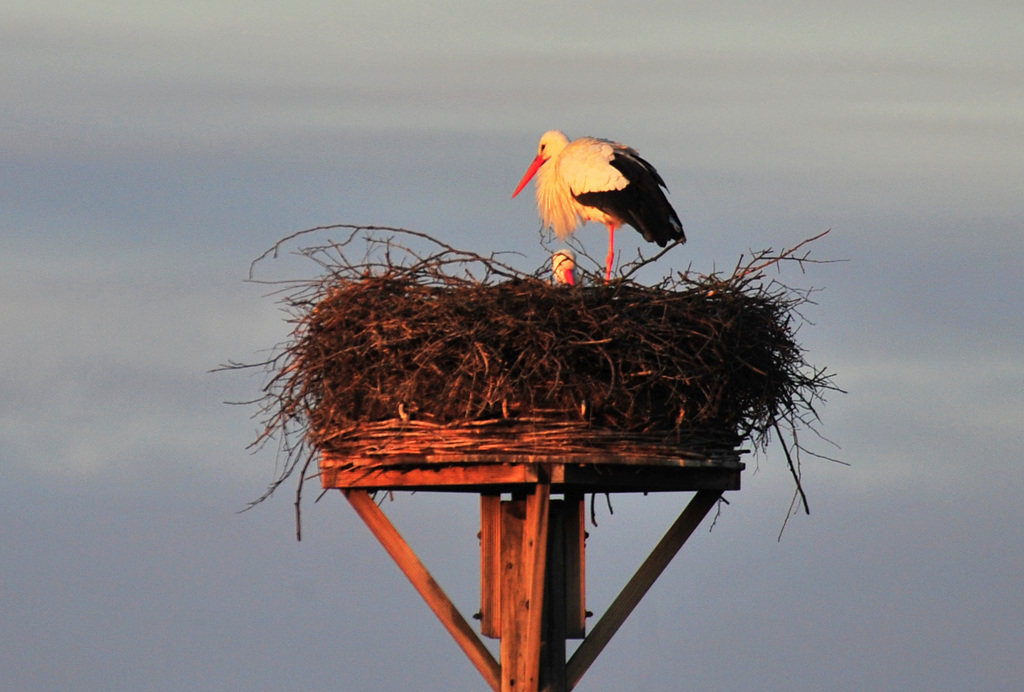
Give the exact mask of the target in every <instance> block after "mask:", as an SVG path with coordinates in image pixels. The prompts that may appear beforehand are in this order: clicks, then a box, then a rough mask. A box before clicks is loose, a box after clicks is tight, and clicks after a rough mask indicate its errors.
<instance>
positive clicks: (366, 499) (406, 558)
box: [345, 490, 500, 692]
mask: <svg viewBox="0 0 1024 692" xmlns="http://www.w3.org/2000/svg"><path fill="white" fill-rule="evenodd" d="M345 497H346V498H348V501H349V503H350V504H351V505H352V508H353V509H354V510H355V511H356V513H357V514H358V515H359V516H360V517H361V518H362V520H363V521H364V522H365V523H366V526H367V527H368V528H369V529H370V531H371V532H372V533H373V535H374V536H376V537H377V540H378V541H380V544H381V545H382V546H384V549H385V550H386V551H387V552H388V554H389V555H391V558H392V559H393V560H394V561H395V564H397V565H398V567H399V569H401V570H402V572H403V573H404V574H405V576H406V577H407V578H408V579H409V581H410V582H411V583H412V585H413V586H414V587H415V588H416V590H417V591H418V592H419V594H420V596H422V597H423V600H424V601H426V602H427V605H428V606H429V607H430V609H431V610H432V611H434V615H436V616H437V618H438V619H439V620H440V621H441V624H442V625H444V627H445V629H447V630H448V633H449V634H451V635H452V638H454V639H455V642H456V643H457V644H458V645H459V646H460V647H461V648H462V650H463V651H464V652H465V653H466V656H468V657H469V660H470V662H471V663H472V664H473V665H474V666H475V667H476V669H477V670H478V671H480V674H481V675H483V677H484V680H485V681H487V684H488V685H489V686H490V688H491V689H492V690H495V692H498V689H499V684H500V683H499V679H500V668H499V666H498V662H497V661H495V660H494V656H492V655H491V652H490V651H489V650H488V649H487V647H486V646H484V644H483V642H482V641H480V638H479V637H477V636H476V633H475V632H474V631H473V629H472V628H471V627H470V626H469V623H468V622H466V619H465V618H464V617H462V614H461V613H459V611H458V609H457V608H456V607H455V605H454V604H453V603H452V602H451V599H449V598H448V596H447V595H446V594H445V592H444V591H443V590H442V589H441V587H440V586H439V585H438V584H437V582H436V581H434V578H433V577H432V576H430V572H428V571H427V568H426V567H425V566H424V565H423V563H422V562H420V560H419V558H418V557H416V553H415V552H413V550H412V548H411V547H409V544H408V543H406V542H405V539H404V538H402V536H401V534H399V533H398V530H397V529H396V528H395V527H394V525H393V524H392V523H391V521H390V520H388V518H387V516H386V515H385V514H384V512H382V511H381V509H380V507H378V506H377V503H376V502H374V501H373V498H371V497H370V496H369V494H368V493H367V492H366V491H365V490H345Z"/></svg>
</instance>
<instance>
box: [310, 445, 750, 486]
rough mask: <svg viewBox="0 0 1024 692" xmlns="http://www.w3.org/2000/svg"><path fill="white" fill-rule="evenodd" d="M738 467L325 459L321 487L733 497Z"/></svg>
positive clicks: (637, 461)
mask: <svg viewBox="0 0 1024 692" xmlns="http://www.w3.org/2000/svg"><path fill="white" fill-rule="evenodd" d="M743 469H744V464H743V463H742V462H741V461H739V455H738V454H731V455H728V456H727V457H725V458H719V459H713V458H685V457H653V456H622V455H607V454H606V455H601V456H595V455H578V454H575V455H574V454H569V455H560V456H553V455H543V456H538V455H525V454H457V455H455V454H451V455H449V454H433V455H392V456H388V457H384V458H369V459H367V458H359V459H352V458H351V457H347V458H338V457H333V456H331V455H329V454H324V455H322V456H321V459H320V481H321V484H322V485H323V487H324V488H351V489H355V488H359V489H363V490H417V491H430V490H434V491H440V492H471V493H495V492H498V493H501V492H517V491H522V490H526V489H527V488H530V487H532V486H535V485H536V484H537V483H538V482H540V480H541V478H542V476H543V477H545V478H546V479H548V482H549V483H550V484H551V492H553V493H566V492H568V493H626V492H643V493H650V492H680V491H692V490H722V491H725V490H739V489H740V473H741V472H742V471H743Z"/></svg>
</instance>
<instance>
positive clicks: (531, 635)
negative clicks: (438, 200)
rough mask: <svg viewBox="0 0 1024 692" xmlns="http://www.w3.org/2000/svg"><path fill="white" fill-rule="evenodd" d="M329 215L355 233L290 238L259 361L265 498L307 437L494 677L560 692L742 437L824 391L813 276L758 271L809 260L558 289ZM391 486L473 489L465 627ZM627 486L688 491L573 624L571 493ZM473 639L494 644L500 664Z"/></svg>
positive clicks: (579, 574)
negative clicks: (267, 464)
mask: <svg viewBox="0 0 1024 692" xmlns="http://www.w3.org/2000/svg"><path fill="white" fill-rule="evenodd" d="M332 228H346V229H349V230H350V231H351V235H350V236H349V237H348V239H347V240H344V241H340V242H330V243H328V244H327V245H324V246H320V247H314V248H307V249H305V250H304V251H303V253H304V254H306V255H307V256H309V257H310V258H312V259H314V260H315V261H316V262H317V263H318V265H319V266H320V267H322V268H325V269H326V270H327V273H326V274H325V275H324V276H323V277H322V278H321V279H318V280H316V281H313V282H311V283H309V284H307V285H302V284H300V285H299V286H298V287H297V289H296V291H295V293H294V294H292V295H290V296H289V297H288V298H287V299H286V303H287V305H288V306H289V308H290V309H291V310H292V311H294V314H295V315H297V316H298V317H297V319H296V320H295V325H296V326H295V330H294V332H293V340H292V342H291V343H289V344H286V345H285V346H284V348H283V351H282V353H281V354H280V355H279V356H277V357H274V358H272V359H271V360H270V361H269V364H270V365H271V366H272V368H273V370H274V372H272V375H271V378H270V381H269V383H268V384H267V385H266V387H265V392H266V395H267V401H264V402H263V404H264V409H263V410H264V411H265V413H266V415H267V423H266V430H265V432H264V433H263V434H262V436H261V439H262V440H265V439H267V438H269V437H273V436H276V435H277V434H279V433H280V434H281V435H282V437H283V438H284V439H286V440H291V443H290V444H285V445H284V448H285V449H287V450H289V453H290V454H291V455H292V456H291V457H290V460H289V463H286V464H283V465H282V467H283V469H284V470H283V472H282V476H281V477H280V478H279V479H278V480H277V481H276V482H275V483H274V485H272V486H271V489H270V491H268V494H269V492H272V491H273V488H274V487H277V485H279V484H280V482H281V481H283V480H284V478H285V477H286V476H287V475H288V474H290V473H292V472H293V471H295V470H296V469H301V472H300V482H299V492H300V493H301V488H302V480H304V478H305V471H306V467H305V466H304V465H303V464H301V463H300V461H301V460H302V458H303V457H305V458H306V460H307V463H308V462H309V460H310V459H312V457H306V456H305V452H306V450H307V449H308V448H309V446H312V447H313V448H315V452H316V454H317V459H318V461H319V471H320V474H319V475H320V479H321V483H322V485H323V487H324V488H337V489H339V490H341V491H342V492H343V493H344V494H345V496H346V497H347V498H348V500H349V502H350V503H351V504H352V507H353V508H354V509H355V511H356V512H357V513H358V514H359V516H360V517H361V518H362V519H363V521H364V522H365V523H366V525H367V526H368V527H369V528H370V530H371V531H372V532H373V534H374V535H375V536H376V537H377V539H378V540H379V541H380V543H381V544H382V545H383V546H384V548H385V549H386V550H387V551H388V553H389V554H390V555H391V556H392V558H394V560H395V562H396V563H397V564H398V566H399V567H400V568H401V569H402V571H403V572H404V573H405V575H406V576H407V577H408V578H409V580H410V582H412V584H413V586H415V587H416V589H417V590H418V591H419V592H420V594H421V595H422V596H423V598H424V600H425V601H426V602H427V604H428V605H429V606H430V608H431V610H433V612H434V614H435V615H436V616H437V617H438V619H439V620H440V621H441V622H442V624H443V625H444V626H445V628H446V629H447V630H448V631H449V633H451V635H452V637H453V638H454V639H455V641H456V642H457V643H458V644H459V646H460V647H461V648H462V649H463V651H465V653H466V655H467V656H468V657H469V659H470V661H471V662H472V663H473V665H474V666H475V667H476V668H477V670H479V671H480V673H481V674H482V675H483V677H484V679H485V680H486V682H487V685H488V686H489V687H490V688H491V689H492V690H495V691H496V692H540V691H541V690H546V691H547V692H565V691H567V690H571V689H572V688H573V687H574V686H575V685H576V684H577V683H578V682H579V681H580V679H581V678H582V677H583V675H584V673H585V672H586V670H587V669H588V668H589V667H590V665H591V663H593V661H594V659H595V658H596V657H597V656H598V655H599V654H600V652H601V651H602V650H603V649H604V647H605V646H606V645H607V644H608V642H609V640H610V639H611V638H612V636H613V635H614V634H615V632H616V631H617V630H618V629H619V627H620V626H621V625H622V623H623V622H624V621H625V620H626V618H627V617H628V616H629V614H630V613H631V612H632V610H633V609H634V608H635V607H636V605H637V604H638V603H639V602H640V600H641V599H642V598H643V596H644V594H645V593H646V592H647V591H648V589H650V587H651V586H652V585H653V584H654V582H655V581H656V580H657V579H658V577H659V575H660V574H661V573H662V572H663V570H664V569H665V567H666V566H667V565H668V564H669V562H670V561H671V560H672V558H673V556H674V555H675V554H676V553H677V552H678V551H679V549H680V548H681V547H682V545H683V544H684V543H685V542H686V540H687V539H688V538H689V536H690V535H691V534H692V533H693V531H694V530H695V528H696V527H697V526H698V525H699V524H700V522H701V521H702V520H703V518H704V517H705V516H706V515H707V513H708V512H709V511H710V509H711V508H712V507H713V506H714V505H715V503H716V502H717V501H718V499H719V498H720V497H721V496H722V493H723V492H726V491H730V490H739V488H740V474H741V471H742V470H743V468H744V467H743V464H742V462H741V461H740V458H741V457H740V455H741V453H742V451H743V450H741V449H740V447H741V446H744V445H748V444H749V443H751V442H753V443H754V444H760V443H763V442H764V441H765V440H766V439H767V438H768V437H769V436H770V435H771V434H772V432H773V431H774V432H775V433H778V434H780V435H781V433H780V432H779V429H780V426H779V423H780V421H781V422H782V423H783V428H792V429H796V427H798V426H799V425H800V424H803V423H806V421H808V420H813V419H814V418H815V416H816V413H815V411H814V403H815V402H817V401H819V400H820V399H821V392H822V391H823V390H826V389H831V388H833V387H832V385H831V383H830V378H831V375H830V374H828V373H827V372H826V371H825V370H824V369H820V368H814V367H811V366H810V365H809V364H808V363H807V362H806V361H805V360H804V354H803V350H802V349H801V348H800V346H799V344H798V343H797V342H796V339H795V332H796V329H797V328H798V326H799V325H800V324H801V319H800V318H799V313H798V312H797V311H798V309H799V307H800V306H801V305H802V304H804V303H805V302H807V295H808V294H809V292H793V291H791V290H790V289H787V288H786V287H785V286H783V285H781V284H779V283H778V281H777V279H775V278H774V277H771V278H769V277H767V276H765V275H764V270H765V268H767V267H772V266H774V265H775V263H777V262H779V261H781V260H783V259H794V260H796V261H797V262H801V263H802V262H805V261H807V260H806V257H799V258H797V257H793V256H792V255H793V252H794V251H795V250H796V249H797V248H799V247H800V246H799V245H798V246H797V247H796V248H793V250H788V251H786V252H783V253H781V254H779V255H774V254H773V253H771V252H770V251H766V252H763V253H759V254H755V255H753V256H752V257H751V259H750V261H749V263H747V264H742V263H740V264H738V265H737V268H736V270H735V272H734V273H733V274H732V275H731V276H727V277H723V276H718V275H711V276H696V275H694V276H690V275H689V274H685V273H682V274H679V273H677V274H673V275H670V276H669V277H666V278H665V279H664V280H663V281H662V282H660V283H659V284H657V285H655V286H642V285H639V284H637V283H634V282H633V281H631V280H629V279H622V280H619V281H615V282H610V283H606V282H603V281H598V282H591V283H589V284H588V283H587V282H582V283H581V284H580V285H575V286H572V287H569V286H563V285H559V286H553V285H552V283H551V282H550V281H549V280H546V279H544V278H542V277H538V276H536V275H527V274H523V273H522V272H519V271H518V270H516V269H515V268H513V267H511V266H509V265H506V264H503V263H502V262H499V261H497V260H496V259H494V257H490V258H484V257H481V256H479V255H476V254H473V253H467V252H464V251H460V250H457V249H455V248H452V247H450V246H449V245H447V244H445V243H441V242H439V241H436V240H434V239H432V238H430V237H429V236H425V235H424V234H420V233H415V232H411V231H404V230H402V229H393V228H391V229H386V228H377V227H355V226H341V227H332ZM311 230H324V229H311ZM379 231H380V232H384V233H385V235H380V234H379V233H378V232H379ZM819 237H820V236H819ZM363 241H365V242H363ZM805 242H807V241H805ZM415 243H426V244H427V245H428V250H426V251H424V253H423V254H417V253H416V252H415V251H413V250H412V249H410V247H411V246H412V245H413V244H415ZM801 245H803V243H801ZM278 249H279V247H278V246H275V248H274V251H275V254H276V251H277V250H278ZM347 252H348V253H358V254H359V256H362V257H363V259H362V260H359V261H355V262H351V261H349V260H348V259H347V258H346V256H345V255H346V253H347ZM634 271H635V269H634ZM474 277H482V278H474ZM296 433H297V434H299V435H300V436H301V437H300V440H299V441H298V442H296V441H295V439H294V435H295V434H296ZM794 444H795V438H794ZM787 460H789V461H790V467H791V470H792V471H793V474H794V478H796V479H797V483H798V485H797V487H798V489H799V478H798V474H797V471H796V469H795V468H794V467H793V464H792V460H791V459H788V457H787ZM389 490H410V491H431V492H459V493H475V494H478V495H479V496H480V550H481V553H480V573H481V578H480V581H481V604H480V612H479V620H480V622H479V631H480V634H478V633H477V631H476V628H475V627H474V626H473V625H471V624H470V621H469V620H467V619H466V618H465V617H464V616H463V615H462V614H461V613H460V612H459V611H458V609H457V608H456V607H455V606H454V605H453V604H452V602H451V600H450V599H449V598H448V596H447V595H445V593H444V590H443V589H442V588H441V587H440V586H439V585H438V584H437V582H436V581H435V580H434V579H433V578H432V577H431V576H430V573H429V572H428V571H427V569H426V568H425V567H424V566H423V563H422V562H421V561H420V559H419V558H418V557H417V556H416V554H415V552H414V551H413V550H412V549H411V548H410V547H409V545H408V544H407V543H406V542H405V540H404V539H403V538H402V537H401V535H400V534H399V533H398V531H397V530H395V528H394V526H393V525H392V524H391V522H390V521H389V520H388V518H387V516H386V515H385V514H384V512H383V511H382V510H381V509H380V507H378V506H377V504H376V503H375V502H374V501H373V498H372V493H374V492H375V491H389ZM630 492H633V493H635V492H643V493H651V492H670V493H683V492H689V493H694V494H693V496H692V498H691V499H689V501H688V503H687V504H686V505H685V507H683V508H681V509H682V511H681V513H680V515H679V518H678V519H677V520H676V521H675V523H674V524H673V525H672V526H671V527H670V528H669V529H668V531H667V532H666V534H665V536H664V537H663V538H662V539H661V541H660V542H659V543H658V544H657V545H656V547H655V548H654V550H653V551H652V552H651V554H650V556H649V557H648V558H647V559H646V560H645V561H644V562H643V564H641V565H640V566H639V568H638V569H637V571H636V573H635V574H634V575H633V577H632V578H631V579H630V580H629V581H628V582H627V583H626V585H625V586H624V588H623V589H622V592H621V593H620V594H619V596H618V597H617V598H616V599H615V600H614V601H613V602H612V604H611V606H610V607H609V608H608V610H607V612H606V613H604V615H602V616H601V617H600V618H599V619H598V620H597V621H596V622H595V623H594V624H593V625H589V623H588V622H587V610H586V572H587V565H586V545H585V533H584V528H583V527H584V522H583V498H584V497H585V495H587V494H594V493H630ZM594 568H595V567H594V566H591V567H590V569H591V570H593V569H594ZM597 568H598V569H599V568H600V566H597ZM481 635H482V636H484V637H490V638H497V639H500V645H499V656H498V657H497V659H496V658H495V656H494V655H493V654H492V653H491V650H490V649H489V648H488V647H487V646H485V644H484V643H483V641H482V640H481V638H480V636H481ZM570 639H572V640H577V639H578V640H581V641H580V644H579V645H578V646H577V647H576V649H575V651H574V652H573V654H572V656H571V657H569V658H568V660H566V658H567V657H566V652H567V646H566V641H567V640H570Z"/></svg>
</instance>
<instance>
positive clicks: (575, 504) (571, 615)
mask: <svg viewBox="0 0 1024 692" xmlns="http://www.w3.org/2000/svg"><path fill="white" fill-rule="evenodd" d="M562 514H563V522H562V532H563V534H564V542H563V545H564V548H563V549H564V556H563V558H562V562H563V564H564V565H565V637H566V638H567V639H583V637H585V636H586V634H587V580H586V565H587V560H586V550H587V548H586V543H587V541H586V524H585V523H584V521H585V520H584V509H583V495H582V494H581V493H566V494H565V501H564V503H563V510H562Z"/></svg>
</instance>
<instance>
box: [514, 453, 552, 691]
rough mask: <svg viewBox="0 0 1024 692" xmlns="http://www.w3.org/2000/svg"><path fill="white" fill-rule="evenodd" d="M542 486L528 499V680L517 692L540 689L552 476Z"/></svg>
mask: <svg viewBox="0 0 1024 692" xmlns="http://www.w3.org/2000/svg"><path fill="white" fill-rule="evenodd" d="M540 475H541V476H542V480H541V482H539V483H537V486H536V487H535V488H534V491H533V492H532V493H530V494H529V495H527V497H526V524H525V526H524V528H523V575H522V576H523V586H524V587H526V589H527V591H526V608H527V615H526V617H527V620H526V622H527V625H526V646H525V647H524V649H523V651H522V652H520V655H521V656H522V657H523V659H524V663H525V667H526V677H525V678H524V679H523V683H525V685H524V684H523V683H520V685H519V687H518V688H517V689H518V690H520V691H522V692H538V691H539V689H540V649H541V642H542V633H543V626H544V581H545V574H546V572H547V554H548V515H549V511H550V507H551V483H550V475H549V474H548V473H546V472H544V473H541V474H540Z"/></svg>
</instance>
